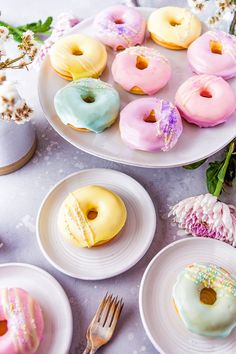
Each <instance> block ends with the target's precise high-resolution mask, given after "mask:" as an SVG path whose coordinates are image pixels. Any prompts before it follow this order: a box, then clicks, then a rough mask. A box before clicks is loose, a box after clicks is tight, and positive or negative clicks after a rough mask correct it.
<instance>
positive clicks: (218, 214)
mask: <svg viewBox="0 0 236 354" xmlns="http://www.w3.org/2000/svg"><path fill="white" fill-rule="evenodd" d="M169 216H173V217H174V222H176V223H177V224H178V226H179V227H180V228H181V229H184V230H185V231H186V232H187V233H189V234H191V235H193V236H202V237H210V238H214V239H217V240H221V241H224V242H227V243H229V244H230V245H232V246H234V247H236V208H235V207H234V206H232V205H227V204H225V203H222V202H220V201H218V200H217V198H216V197H214V196H213V195H211V194H209V193H208V194H204V195H199V196H196V197H191V198H187V199H184V200H182V201H181V202H179V203H178V204H176V205H175V206H174V207H173V208H172V209H171V211H170V213H169Z"/></svg>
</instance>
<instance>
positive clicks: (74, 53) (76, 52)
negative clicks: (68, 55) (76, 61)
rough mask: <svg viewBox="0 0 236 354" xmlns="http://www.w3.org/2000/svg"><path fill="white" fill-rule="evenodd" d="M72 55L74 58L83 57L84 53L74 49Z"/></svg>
mask: <svg viewBox="0 0 236 354" xmlns="http://www.w3.org/2000/svg"><path fill="white" fill-rule="evenodd" d="M72 54H73V55H75V56H80V55H83V54H84V53H83V52H82V50H81V49H79V48H74V49H73V50H72Z"/></svg>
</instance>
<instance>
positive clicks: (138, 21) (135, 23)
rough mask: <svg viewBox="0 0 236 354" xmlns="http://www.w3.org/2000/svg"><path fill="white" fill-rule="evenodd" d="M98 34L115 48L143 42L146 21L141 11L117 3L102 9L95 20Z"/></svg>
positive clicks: (105, 42) (118, 48)
mask: <svg viewBox="0 0 236 354" xmlns="http://www.w3.org/2000/svg"><path fill="white" fill-rule="evenodd" d="M94 29H95V31H96V36H97V37H98V38H99V39H100V41H101V42H103V43H104V44H106V45H107V46H109V47H112V48H113V49H114V50H121V49H124V48H128V47H132V46H134V45H136V44H142V42H143V40H144V36H145V30H146V22H145V19H144V17H143V16H142V15H141V13H140V12H139V11H138V10H136V9H134V8H132V7H128V6H124V5H117V6H112V7H109V8H107V9H105V10H103V11H101V12H100V13H99V14H98V15H97V16H96V17H95V20H94Z"/></svg>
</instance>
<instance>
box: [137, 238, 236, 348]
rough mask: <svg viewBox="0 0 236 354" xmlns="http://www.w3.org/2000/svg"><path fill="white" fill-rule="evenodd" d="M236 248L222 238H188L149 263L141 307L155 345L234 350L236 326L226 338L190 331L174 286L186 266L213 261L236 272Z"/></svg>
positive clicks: (157, 346)
mask: <svg viewBox="0 0 236 354" xmlns="http://www.w3.org/2000/svg"><path fill="white" fill-rule="evenodd" d="M235 255H236V251H235V249H234V248H233V247H232V246H229V245H228V244H226V243H223V242H221V241H217V240H213V239H207V238H187V239H184V240H181V241H177V242H174V243H172V244H170V245H169V246H167V247H165V248H164V249H163V250H162V251H161V252H159V253H158V254H157V255H156V256H155V257H154V258H153V260H152V261H151V262H150V264H149V266H148V267H147V269H146V271H145V273H144V275H143V279H142V282H141V287H140V294H139V307H140V313H141V318H142V322H143V325H144V328H145V330H146V332H147V335H148V336H149V338H150V340H151V341H152V343H153V345H154V347H155V348H156V349H157V350H159V351H160V352H161V353H165V354H204V353H214V354H233V353H235V348H236V330H234V331H233V332H232V333H231V335H230V336H229V337H227V338H224V339H212V338H210V339H208V338H207V337H202V336H198V335H195V334H193V333H191V332H189V331H188V330H187V329H186V328H185V326H184V324H183V322H182V321H181V319H180V317H179V316H178V314H177V312H176V310H175V308H174V305H173V300H172V288H173V285H174V284H175V282H176V279H177V276H178V274H179V273H180V272H181V271H182V270H183V268H184V267H185V266H187V265H189V264H191V263H194V262H211V263H214V264H217V265H219V266H221V267H223V268H224V269H226V270H228V271H229V272H231V273H234V274H235V269H236V257H235Z"/></svg>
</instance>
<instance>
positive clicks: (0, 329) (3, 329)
mask: <svg viewBox="0 0 236 354" xmlns="http://www.w3.org/2000/svg"><path fill="white" fill-rule="evenodd" d="M7 331H8V327H7V320H2V321H0V337H2V336H4V334H6V333H7Z"/></svg>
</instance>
